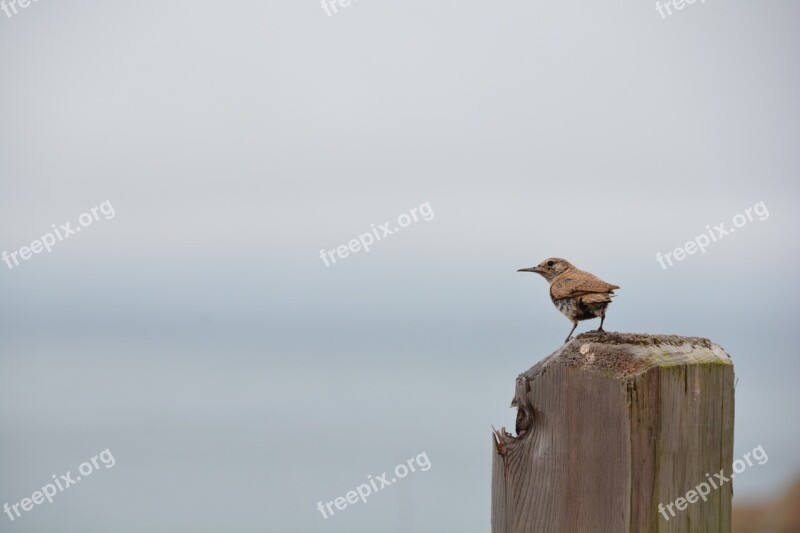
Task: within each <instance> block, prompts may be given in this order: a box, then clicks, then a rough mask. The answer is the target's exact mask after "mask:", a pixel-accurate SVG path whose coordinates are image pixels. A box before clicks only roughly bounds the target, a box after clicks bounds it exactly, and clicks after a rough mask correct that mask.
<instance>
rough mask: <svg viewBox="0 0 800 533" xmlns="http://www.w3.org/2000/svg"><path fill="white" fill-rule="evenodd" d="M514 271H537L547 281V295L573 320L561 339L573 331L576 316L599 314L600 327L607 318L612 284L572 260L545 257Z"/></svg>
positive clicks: (581, 317)
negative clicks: (531, 265)
mask: <svg viewBox="0 0 800 533" xmlns="http://www.w3.org/2000/svg"><path fill="white" fill-rule="evenodd" d="M517 272H536V273H537V274H540V275H541V276H542V277H543V278H544V279H546V280H547V282H548V283H549V284H550V299H551V300H553V305H555V306H556V307H557V308H558V310H559V311H561V313H562V314H563V315H564V316H566V317H567V318H568V319H569V320H570V322H572V329H571V330H570V332H569V335H567V338H566V340H564V342H565V343H566V342H569V340H570V339H571V338H572V332H573V331H575V328H577V327H578V321H579V320H589V319H592V318H598V317H599V318H600V327H599V328H598V329H597V331H604V330H603V322H604V321H605V319H606V307H608V304H610V303H611V298H612V297H613V296H614V289H619V287H618V286H617V285H612V284H610V283H606V282H605V281H603V280H601V279H600V278H598V277H597V276H595V275H594V274H590V273H588V272H584V271H583V270H580V269H578V268H576V267H575V266H574V265H573V264H572V263H570V262H569V261H567V260H566V259H561V258H560V257H551V258H550V259H545V260H544V261H542V262H541V263H540V264H539V266H535V267H531V268H520V269H519V270H517Z"/></svg>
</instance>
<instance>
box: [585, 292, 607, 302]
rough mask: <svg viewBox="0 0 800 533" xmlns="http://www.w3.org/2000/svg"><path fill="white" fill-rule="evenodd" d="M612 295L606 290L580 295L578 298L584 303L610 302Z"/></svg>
mask: <svg viewBox="0 0 800 533" xmlns="http://www.w3.org/2000/svg"><path fill="white" fill-rule="evenodd" d="M612 296H614V295H613V294H612V293H608V292H593V293H590V294H585V295H583V296H580V300H581V301H582V302H583V303H585V304H603V303H608V302H610V301H611V297H612Z"/></svg>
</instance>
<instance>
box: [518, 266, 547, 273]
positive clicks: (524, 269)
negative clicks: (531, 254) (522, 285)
mask: <svg viewBox="0 0 800 533" xmlns="http://www.w3.org/2000/svg"><path fill="white" fill-rule="evenodd" d="M517 272H536V273H537V274H541V273H542V271H541V270H539V267H530V268H520V269H519V270H517Z"/></svg>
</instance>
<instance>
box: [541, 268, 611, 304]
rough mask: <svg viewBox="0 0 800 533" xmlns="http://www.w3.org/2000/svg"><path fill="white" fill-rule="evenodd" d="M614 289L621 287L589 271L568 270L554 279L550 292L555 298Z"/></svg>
mask: <svg viewBox="0 0 800 533" xmlns="http://www.w3.org/2000/svg"><path fill="white" fill-rule="evenodd" d="M614 289H619V287H618V286H617V285H612V284H611V283H606V282H605V281H603V280H601V279H600V278H598V277H597V276H594V275H593V274H589V273H588V272H582V271H581V272H566V273H564V274H562V275H560V276H558V277H557V278H556V279H554V280H553V283H552V284H551V285H550V294H551V295H552V296H553V298H556V299H559V298H571V297H573V296H583V295H585V294H592V293H600V294H608V293H610V292H613V291H614Z"/></svg>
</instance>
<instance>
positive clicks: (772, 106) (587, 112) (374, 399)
mask: <svg viewBox="0 0 800 533" xmlns="http://www.w3.org/2000/svg"><path fill="white" fill-rule="evenodd" d="M337 9H338V12H336V13H333V11H332V10H330V9H329V11H330V12H331V14H330V15H329V14H327V13H326V11H325V9H324V8H323V6H321V5H320V3H319V2H318V1H302V2H301V1H292V2H287V1H282V2H279V1H268V2H256V1H254V0H253V1H237V2H230V3H220V2H209V1H206V0H194V1H191V2H190V1H188V0H175V1H171V2H162V3H158V4H148V3H141V2H139V3H133V2H122V1H118V0H108V1H105V2H87V1H80V0H78V1H73V2H69V3H65V2H61V3H58V2H51V1H48V0H41V1H40V2H35V3H31V4H30V5H29V6H28V7H27V8H24V9H22V8H20V7H19V6H18V13H17V14H13V15H12V16H11V17H8V16H7V15H6V14H4V13H3V12H0V49H2V50H3V54H2V55H0V72H2V80H3V83H2V88H1V89H0V95H2V98H0V252H2V251H3V250H5V251H7V252H9V253H11V252H14V251H18V250H19V249H20V248H21V247H23V246H30V244H31V242H32V241H33V240H35V239H38V238H39V237H40V236H42V235H43V234H45V233H47V232H49V231H52V225H53V224H56V225H61V224H64V223H66V222H67V221H72V226H73V228H74V227H75V226H76V225H77V222H76V221H77V219H78V217H79V216H80V215H81V214H82V213H84V212H87V211H89V210H90V209H91V208H92V207H94V206H98V205H100V204H101V203H102V202H105V201H108V202H110V203H111V204H112V205H113V207H114V209H115V213H116V215H115V216H114V217H113V218H112V219H109V220H105V219H103V218H101V219H100V220H98V221H96V222H94V223H93V224H92V225H91V226H89V227H86V228H83V229H82V231H81V233H79V234H76V235H74V236H71V237H70V238H69V239H67V240H64V241H63V242H59V243H57V244H56V245H55V246H53V249H52V252H51V253H47V252H43V253H41V254H37V255H33V256H32V257H31V258H30V259H29V260H27V261H23V262H21V264H20V265H18V266H15V267H14V268H13V269H10V268H7V266H6V264H5V263H0V295H2V296H1V297H0V442H2V445H0V505H2V504H3V503H5V502H8V503H9V504H13V503H16V502H19V501H20V500H21V499H22V498H25V497H30V496H31V494H32V492H33V491H35V490H38V489H40V488H41V487H42V486H43V485H44V484H46V483H48V482H50V481H51V476H52V475H53V474H63V473H65V472H67V471H69V470H71V471H72V472H73V473H74V472H76V471H77V469H78V465H80V464H81V463H82V462H84V461H86V460H88V459H89V458H90V457H91V456H93V455H96V454H98V453H99V452H100V451H102V450H104V449H106V448H108V449H110V450H111V452H112V453H113V456H114V458H115V460H116V464H115V466H114V467H113V468H111V469H105V468H103V469H101V471H100V472H97V473H95V474H94V475H92V477H91V479H85V480H82V481H81V482H79V483H78V484H77V485H74V486H72V487H70V488H69V490H67V491H65V492H63V493H60V494H59V495H58V496H57V497H56V499H55V502H54V503H52V504H51V503H47V502H45V503H44V504H41V505H37V506H35V507H34V508H33V510H32V511H30V512H27V513H24V514H23V516H22V517H21V518H19V519H17V520H15V521H14V522H11V521H10V520H9V519H8V518H7V517H6V515H0V520H1V521H2V524H3V525H2V528H0V529H2V530H3V531H9V532H18V533H22V532H37V533H40V532H44V531H47V532H58V533H61V532H65V533H66V532H74V533H95V532H96V533H101V532H102V533H106V532H115V533H117V532H119V533H126V532H137V533H138V532H142V531H148V532H165V533H166V532H170V533H173V532H220V531H225V532H264V531H270V532H281V533H283V532H306V531H323V532H332V533H333V532H348V533H351V532H374V531H381V532H389V533H393V532H410V531H414V532H459V533H463V532H485V531H488V530H489V509H490V507H489V506H490V501H489V497H490V492H489V489H490V467H491V425H492V424H493V425H495V426H496V427H498V428H499V427H500V426H503V425H505V426H507V427H509V428H513V426H514V417H515V411H514V410H513V409H510V408H509V402H510V400H511V398H512V396H513V392H514V380H515V378H516V376H517V375H518V374H519V373H521V372H523V371H525V370H527V369H528V368H529V367H531V366H532V365H533V364H535V363H536V362H537V361H539V360H540V359H542V358H543V357H545V356H547V355H549V354H550V353H552V352H553V351H554V350H556V349H557V348H559V347H560V346H561V343H562V341H563V339H564V337H565V336H566V333H567V331H568V330H569V327H570V324H569V322H568V321H567V320H566V319H565V318H564V317H563V316H561V315H560V314H559V313H558V312H557V311H556V310H555V308H554V307H553V306H552V304H551V302H550V301H549V297H548V294H547V284H546V282H545V281H544V280H543V279H541V278H539V277H537V276H533V275H530V274H518V273H516V272H515V270H516V269H518V268H521V267H529V266H532V265H535V264H537V263H539V262H540V261H541V260H542V259H544V258H546V257H550V256H561V257H565V258H567V259H569V260H570V261H572V262H573V263H574V264H576V265H577V266H578V267H580V268H583V269H586V270H589V271H591V272H593V273H594V274H596V275H598V276H599V277H601V278H603V279H605V280H607V281H609V282H612V283H615V284H617V285H620V286H621V287H622V289H621V290H619V291H617V292H618V294H619V296H618V297H617V298H616V301H615V303H614V304H613V305H612V306H611V308H610V310H609V314H608V319H607V320H606V329H608V330H611V331H626V332H650V333H669V334H678V335H697V336H703V337H708V338H710V339H712V340H713V341H714V342H716V343H718V344H720V345H721V346H723V347H724V348H725V349H726V350H727V351H728V352H729V353H730V354H731V356H732V358H733V360H734V362H735V369H736V375H737V378H738V382H737V387H736V442H735V450H734V457H741V456H742V455H743V454H744V453H746V452H748V451H751V450H752V449H753V448H755V447H756V446H759V445H760V446H763V448H764V450H765V451H766V453H767V455H768V457H769V460H768V462H767V463H766V464H764V465H756V466H753V467H751V468H749V469H748V470H746V471H745V472H744V473H743V474H741V475H737V477H736V480H735V485H734V488H735V496H734V502H735V504H736V505H737V507H738V509H739V510H740V511H741V510H743V512H744V514H741V512H739V511H737V512H739V514H737V516H738V517H741V518H740V520H742V522H741V524H742V525H746V524H745V521H749V522H747V524H750V525H749V526H748V527H750V528H751V529H749V531H767V529H764V528H765V527H767V526H763V527H761V526H758V525H752V524H758V523H759V522H758V521H759V520H761V521H762V522H760V523H761V524H764V523H766V522H764V520H767V518H768V519H770V520H773V521H774V520H775V514H774V513H772V514H770V513H767V515H765V514H764V511H763V509H764V506H767V508H769V506H770V505H784V506H785V507H784V508H791V507H792V506H791V505H788V506H787V504H786V503H781V502H785V501H786V498H789V497H790V496H786V495H785V494H787V492H786V491H788V490H789V488H790V487H791V485H792V483H793V482H795V481H796V480H797V479H798V473H800V430H799V429H798V424H797V412H798V407H799V406H800V402H799V401H798V392H797V374H798V370H800V364H799V363H798V354H797V340H796V339H795V338H794V330H793V328H794V327H796V326H795V322H796V318H795V314H796V308H797V301H798V296H800V292H799V291H798V283H797V278H796V276H797V272H798V267H800V254H798V246H797V235H796V231H797V228H798V227H799V226H800V225H799V224H798V222H800V220H798V219H800V215H799V214H798V213H799V212H798V209H797V207H796V204H795V202H796V201H798V199H800V197H799V195H798V193H800V185H798V179H797V175H798V170H800V151H798V149H797V146H798V134H799V133H800V131H799V127H798V124H800V121H799V119H800V102H799V101H798V98H797V95H798V94H800V76H799V74H800V68H799V67H800V64H798V50H799V46H798V45H800V34H798V32H797V27H796V24H797V20H798V16H799V15H800V5H798V4H797V3H795V2H791V1H790V0H784V1H780V0H776V1H773V2H767V3H755V2H746V1H743V0H731V1H726V2H716V1H708V2H705V3H702V4H701V3H699V2H696V3H694V4H687V5H686V6H685V8H684V9H682V10H680V11H674V13H673V14H672V15H671V16H669V17H667V18H663V17H662V16H660V15H659V13H658V11H657V10H656V9H655V5H654V4H652V3H650V2H642V3H636V4H634V3H614V2H587V1H583V2H577V1H565V2H557V3H553V2H548V3H546V2H521V1H510V2H503V3H501V4H492V3H489V2H485V1H483V2H478V1H474V0H461V1H459V2H455V1H451V0H441V1H437V2H431V1H418V0H409V1H406V2H394V3H389V2H377V1H373V0H358V1H354V2H353V3H351V4H350V5H349V6H346V7H342V6H337ZM425 202H429V204H430V207H431V209H432V211H433V212H434V213H435V216H434V217H433V218H432V219H431V220H429V221H425V220H422V219H420V220H419V221H417V222H414V223H412V224H410V225H409V227H407V228H404V229H402V230H401V231H399V232H397V233H396V234H394V235H392V236H391V237H387V238H386V239H384V240H382V241H380V242H378V243H376V244H375V245H374V246H373V247H372V249H371V250H370V251H369V252H364V251H360V252H357V253H352V254H351V255H350V256H349V257H347V258H345V259H338V261H337V263H336V264H332V265H330V266H328V267H326V266H325V263H324V262H323V261H322V260H321V258H320V250H322V249H324V250H332V249H335V248H337V247H338V246H340V245H343V244H345V245H346V244H347V243H348V241H350V240H351V239H353V238H356V237H358V236H359V235H360V234H362V233H365V232H368V231H370V230H371V225H372V224H375V226H376V227H377V226H378V225H381V224H383V223H384V222H386V221H391V222H392V225H394V221H396V220H397V217H398V216H399V215H401V214H403V213H407V212H409V211H410V210H411V209H412V208H415V207H418V206H419V205H421V204H423V203H425ZM758 202H764V205H765V206H766V208H767V209H768V211H769V216H768V218H766V219H764V220H759V219H758V218H756V219H755V220H754V221H752V222H749V223H748V224H746V225H745V226H743V227H742V228H740V229H737V231H736V233H734V234H731V235H729V236H727V237H725V238H724V239H722V240H719V241H718V242H715V243H713V244H711V245H710V246H709V247H708V249H707V251H706V253H705V254H695V255H691V256H688V257H687V258H686V259H685V260H683V261H682V262H679V263H677V264H676V265H675V266H673V267H671V268H667V269H663V268H662V267H661V266H660V265H659V263H658V262H657V261H656V254H657V253H659V252H660V253H662V254H664V253H666V252H670V251H672V250H673V249H675V248H676V247H678V246H683V245H684V243H686V242H687V241H689V240H692V239H693V238H694V237H695V236H696V235H699V234H701V233H704V232H705V231H706V226H707V225H718V224H720V223H723V222H725V223H726V226H727V227H731V220H732V219H733V217H734V216H736V215H737V214H739V213H743V212H744V211H745V209H747V208H748V207H752V206H753V205H755V204H757V203H758ZM596 327H597V323H596V321H594V322H584V323H582V324H581V326H580V327H579V329H578V333H580V332H583V331H586V330H588V329H594V328H596ZM793 339H794V340H793ZM423 452H425V453H426V454H427V456H428V457H429V459H430V462H431V468H430V470H428V471H426V472H420V471H418V472H415V473H413V474H411V475H409V476H408V477H407V478H405V479H403V480H402V481H398V482H397V483H396V484H395V485H392V486H390V487H387V488H385V489H384V490H382V491H381V492H378V493H376V494H374V495H373V496H372V497H371V498H370V499H369V501H368V503H366V504H363V503H359V504H355V505H352V506H350V507H348V508H347V509H345V510H343V511H338V512H337V513H336V515H335V516H332V517H330V518H328V519H324V518H323V517H322V516H321V514H320V512H319V511H318V510H317V502H318V501H323V502H327V501H330V500H333V499H334V498H336V497H338V496H344V495H345V493H346V492H347V491H349V490H352V489H354V488H355V487H356V486H357V485H359V484H361V483H364V482H365V481H366V480H367V476H369V475H371V476H373V477H374V476H378V475H380V474H381V473H383V472H386V471H390V470H391V469H393V468H394V466H395V465H396V464H398V463H401V462H405V461H406V459H409V458H413V457H415V456H416V455H417V454H420V453H423ZM598 490H602V487H598ZM796 490H797V489H795V494H796ZM794 501H796V496H795V500H794ZM795 508H796V506H795ZM765 516H767V518H765ZM759 527H760V529H759ZM769 527H772V526H769ZM776 527H777V526H776ZM781 527H783V526H781ZM787 527H788V526H787ZM753 528H755V529H753ZM788 530H789V529H781V530H780V531H788ZM742 531H745V530H744V529H742ZM770 531H772V530H770ZM776 531H778V529H776ZM795 531H796V530H795Z"/></svg>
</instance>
